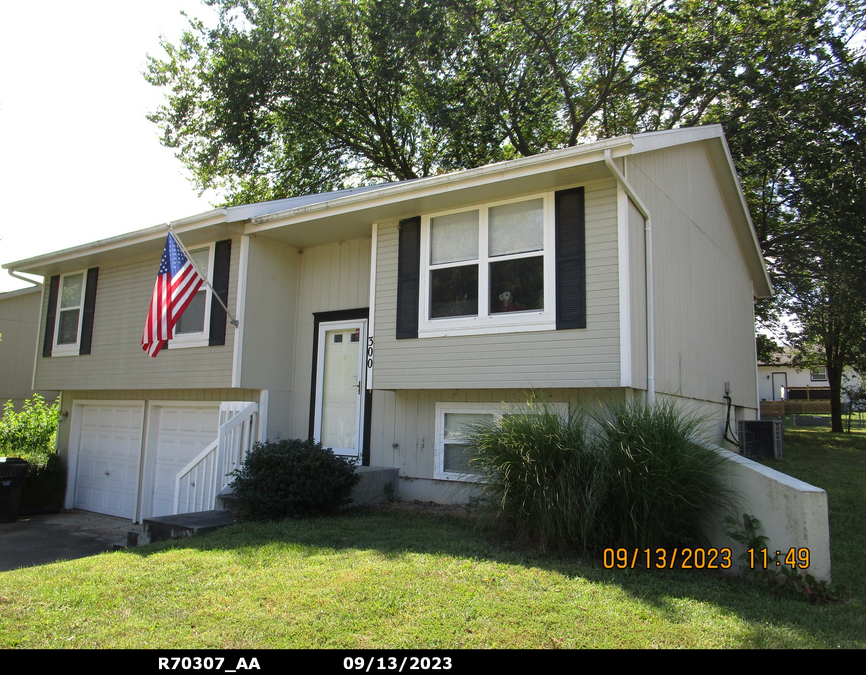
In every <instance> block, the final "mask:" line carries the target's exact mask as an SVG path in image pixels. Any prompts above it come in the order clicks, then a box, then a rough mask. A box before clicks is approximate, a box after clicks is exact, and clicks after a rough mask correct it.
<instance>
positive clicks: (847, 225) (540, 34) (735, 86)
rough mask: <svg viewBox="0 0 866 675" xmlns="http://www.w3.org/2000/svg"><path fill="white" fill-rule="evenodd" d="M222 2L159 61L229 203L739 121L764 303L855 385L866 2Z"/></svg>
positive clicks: (806, 347)
mask: <svg viewBox="0 0 866 675" xmlns="http://www.w3.org/2000/svg"><path fill="white" fill-rule="evenodd" d="M205 1H206V2H207V4H210V5H214V6H216V7H217V8H218V9H219V21H218V23H217V25H216V26H205V25H204V24H203V23H201V22H200V21H196V20H191V21H190V27H189V30H187V31H186V32H185V34H184V35H183V37H182V38H181V40H180V41H179V42H177V43H176V44H171V43H168V42H165V41H164V42H163V43H162V47H163V49H164V55H163V56H161V57H152V58H150V61H149V66H148V71H147V73H146V77H147V79H148V80H149V81H150V82H151V83H152V84H154V85H156V86H158V87H161V88H163V90H164V91H165V94H166V98H165V104H164V105H163V106H162V107H161V108H160V109H159V110H157V111H155V112H154V113H153V114H152V115H151V119H152V120H153V121H154V122H155V123H156V124H157V125H158V126H159V128H160V129H161V132H162V142H163V143H164V144H165V145H167V146H169V147H172V148H174V149H175V151H176V153H177V156H178V157H179V158H180V159H181V161H183V163H184V164H185V165H186V166H187V168H188V169H189V171H190V173H191V175H192V176H193V178H194V181H195V183H196V184H197V186H198V187H199V188H201V189H204V188H220V189H221V190H222V191H223V192H224V194H226V196H227V199H228V201H229V203H245V202H250V201H261V200H266V199H276V198H282V197H289V196H295V195H301V194H308V193H313V192H323V191H327V190H330V189H336V188H341V187H348V186H353V185H361V184H370V183H376V182H385V181H392V180H406V179H411V178H418V177H423V176H429V175H434V174H437V173H440V172H445V171H452V170H456V169H466V168H472V167H476V166H482V165H485V164H488V163H490V162H494V161H499V160H503V159H509V158H513V157H520V156H528V155H533V154H537V153H540V152H544V151H547V150H551V149H556V148H562V147H567V146H573V145H576V144H578V143H581V142H584V141H587V140H595V139H597V138H605V137H610V136H615V135H619V134H623V133H637V132H642V131H651V130H658V129H668V128H674V127H678V126H690V125H695V124H700V123H707V122H719V123H721V124H723V125H724V128H725V130H726V134H727V138H728V142H729V144H730V147H731V151H732V155H733V157H734V160H735V163H736V164H737V168H738V170H739V172H740V177H741V181H742V184H743V188H744V192H745V194H746V197H747V200H748V202H749V206H750V209H751V212H752V215H753V219H754V223H755V227H756V232H757V235H758V239H759V242H760V244H761V246H762V248H763V252H764V255H765V257H766V259H767V261H768V266H769V268H770V271H771V274H772V277H773V280H774V284H775V285H776V287H777V290H778V292H779V293H778V298H777V300H776V301H775V303H774V304H773V305H772V306H765V307H764V308H762V311H763V314H764V317H765V318H766V317H769V316H771V315H772V314H773V313H774V312H775V314H776V316H778V315H779V313H780V312H790V313H793V314H796V315H797V317H798V318H799V321H800V325H801V328H802V330H800V331H799V332H794V333H792V334H791V335H790V339H791V341H792V342H793V344H794V345H795V346H796V347H798V348H799V352H800V354H801V355H802V356H803V358H805V357H806V356H808V355H809V354H814V350H815V346H816V345H817V346H818V348H819V349H820V350H821V352H822V356H823V358H824V359H826V365H827V367H828V375H829V378H830V381H831V387H832V388H833V389H834V397H835V399H836V400H837V401H838V391H839V385H838V383H837V382H836V380H835V378H836V375H835V373H837V372H838V374H839V376H840V377H841V367H840V366H839V364H843V365H850V364H851V363H852V360H853V359H854V358H855V357H856V356H857V354H859V353H860V352H862V351H864V350H863V344H862V343H863V337H862V336H863V334H864V327H866V318H864V311H863V306H864V303H863V302H862V299H861V289H863V288H866V285H864V283H863V282H864V281H866V279H864V278H863V271H864V270H866V251H864V250H863V246H864V242H866V216H864V213H866V208H864V207H866V199H864V168H866V167H864V157H866V153H864V145H863V144H864V134H863V132H864V129H863V125H864V120H863V114H864V110H866V67H864V63H863V59H862V57H863V47H862V36H863V28H864V25H866V1H864V0H835V1H831V0H755V1H753V2H747V1H745V0H714V1H712V2H710V1H709V0H604V1H599V0H283V1H280V0H205ZM858 40H859V43H858ZM858 44H859V47H858V46H856V45H858ZM837 407H838V405H837ZM835 418H836V414H835V408H834V428H835V424H836V422H835ZM839 419H840V421H839V426H840V428H841V417H840V418H839Z"/></svg>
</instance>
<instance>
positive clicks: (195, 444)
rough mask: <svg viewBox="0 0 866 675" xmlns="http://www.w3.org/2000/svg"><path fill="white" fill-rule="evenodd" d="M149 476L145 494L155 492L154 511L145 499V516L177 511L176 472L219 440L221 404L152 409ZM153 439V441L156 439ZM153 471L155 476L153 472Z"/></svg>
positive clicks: (168, 513) (157, 407) (162, 514)
mask: <svg viewBox="0 0 866 675" xmlns="http://www.w3.org/2000/svg"><path fill="white" fill-rule="evenodd" d="M150 417H151V420H152V422H151V427H150V428H151V433H153V431H155V432H156V433H155V434H154V436H155V439H154V441H153V442H149V443H148V444H149V445H150V452H149V453H148V465H149V466H148V473H149V474H150V475H151V476H152V477H153V478H152V481H146V483H150V486H148V485H147V484H146V485H145V494H146V495H147V494H148V491H149V489H150V490H152V496H153V497H152V502H151V508H148V504H147V503H146V502H148V501H149V500H147V499H145V504H144V508H143V516H144V517H148V516H149V515H152V516H167V515H170V514H172V513H173V512H174V489H175V478H176V476H177V473H178V472H179V471H180V470H182V469H183V468H184V467H185V466H186V465H187V464H189V462H190V461H192V460H193V459H195V457H196V456H197V455H198V454H199V453H200V452H201V451H202V450H204V449H205V448H206V447H207V446H208V445H210V444H211V443H212V442H213V441H214V440H216V437H217V433H218V432H219V404H218V403H215V404H210V405H200V406H186V405H184V406H174V405H165V406H162V405H158V406H155V407H154V408H153V409H152V410H151V414H150ZM154 436H151V438H154ZM151 472H152V473H151Z"/></svg>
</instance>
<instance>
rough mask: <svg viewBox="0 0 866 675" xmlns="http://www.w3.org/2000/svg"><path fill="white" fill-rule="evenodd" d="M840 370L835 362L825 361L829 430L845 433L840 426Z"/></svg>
mask: <svg viewBox="0 0 866 675" xmlns="http://www.w3.org/2000/svg"><path fill="white" fill-rule="evenodd" d="M842 370H843V368H842V367H841V366H839V365H838V364H836V363H832V364H831V363H830V362H829V360H828V363H827V380H828V382H829V384H830V431H831V432H833V433H837V434H842V433H845V428H844V427H843V426H842Z"/></svg>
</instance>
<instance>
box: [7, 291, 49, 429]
mask: <svg viewBox="0 0 866 675" xmlns="http://www.w3.org/2000/svg"><path fill="white" fill-rule="evenodd" d="M41 307H42V287H41V286H34V287H32V288H24V289H21V290H19V291H9V292H7V293H0V336H2V337H0V417H2V416H3V406H4V405H5V404H6V402H7V401H10V400H11V401H12V404H13V405H14V406H15V410H16V411H19V412H20V411H21V406H22V405H23V404H24V401H25V400H26V399H28V398H30V397H31V396H33V394H34V393H38V394H41V395H42V396H43V397H44V398H45V400H46V401H47V402H48V403H53V402H54V400H55V399H56V398H57V392H56V391H47V390H41V391H38V392H34V391H33V369H34V366H35V365H36V339H37V335H38V333H39V314H40V309H41Z"/></svg>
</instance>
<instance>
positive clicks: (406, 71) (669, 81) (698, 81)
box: [146, 0, 808, 203]
mask: <svg viewBox="0 0 866 675" xmlns="http://www.w3.org/2000/svg"><path fill="white" fill-rule="evenodd" d="M209 4H214V5H218V7H219V9H220V14H219V16H220V19H219V24H218V25H217V26H216V27H213V28H207V27H205V26H204V25H203V24H202V23H201V22H198V21H192V22H191V24H190V29H189V30H188V31H187V32H186V33H185V34H184V36H183V38H182V39H181V41H180V43H179V44H178V45H172V44H170V43H167V42H163V45H162V46H163V48H164V49H165V57H164V58H162V59H158V58H151V59H150V61H149V66H148V72H147V74H146V77H147V79H148V80H149V81H150V82H151V83H153V84H154V85H156V86H159V87H162V88H164V89H165V91H166V104H165V105H164V106H162V107H161V108H160V109H159V110H158V111H156V112H155V113H154V114H153V115H151V119H152V120H153V121H154V122H156V123H157V124H158V125H159V126H160V128H161V130H162V141H163V143H164V144H165V145H167V146H169V147H172V148H175V149H176V151H177V155H178V157H179V158H180V159H181V160H182V161H183V162H184V163H185V164H186V166H187V167H188V168H189V169H190V171H191V172H192V174H193V176H194V178H195V180H196V182H197V184H198V186H199V187H201V188H208V187H221V188H222V189H223V190H224V191H226V192H227V194H228V195H229V201H230V202H231V203H239V202H245V201H252V200H261V199H271V198H279V197H286V196H292V195H297V194H305V193H309V192H322V191H325V190H328V189H332V188H338V187H344V186H347V185H354V184H359V183H370V182H381V181H388V180H406V179H411V178H418V177H423V176H429V175H433V174H436V173H439V172H442V171H450V170H455V169H465V168H472V167H475V166H482V165H485V164H489V163H490V162H493V161H499V160H502V159H508V158H512V157H518V156H528V155H533V154H536V153H539V152H544V151H546V150H550V149H554V148H561V147H566V146H572V145H575V144H577V143H578V142H580V141H582V140H586V139H592V138H595V137H599V136H611V135H616V134H620V133H629V132H636V131H645V130H651V129H659V128H671V127H673V126H679V125H689V124H696V123H698V122H700V121H701V120H702V119H703V118H704V116H705V115H706V113H707V111H708V110H709V109H710V108H711V107H712V105H713V104H714V103H715V102H717V100H718V97H719V94H720V92H723V91H725V90H726V88H727V87H728V86H730V85H731V82H732V81H733V79H734V78H735V77H736V75H737V73H738V72H739V71H740V70H742V69H743V67H744V66H743V64H744V63H750V59H754V58H756V54H758V53H759V51H760V49H761V48H762V45H763V42H764V40H765V38H766V32H767V31H769V30H772V29H773V28H778V27H779V26H778V25H776V24H777V23H778V22H779V21H781V20H782V19H785V20H787V19H789V18H790V17H789V16H788V14H791V13H793V11H794V10H793V9H790V11H789V12H788V13H787V14H786V13H785V12H783V11H782V10H780V9H775V7H776V6H777V5H780V4H781V5H784V6H785V7H786V8H787V7H788V6H789V5H792V6H800V5H805V4H808V2H807V0H784V2H782V3H779V2H775V3H773V2H770V3H767V6H766V7H763V6H762V7H761V8H760V9H754V10H751V9H748V10H747V9H745V8H744V7H743V6H742V3H741V2H739V1H738V0H721V1H719V2H715V3H699V2H694V0H673V1H671V0H608V1H607V2H598V0H544V1H539V0H474V1H472V0H439V1H436V2H433V1H432V0H357V1H356V0H296V1H294V2H290V1H288V0H284V1H283V2H278V1H275V0H209ZM762 11H763V12H765V13H766V14H767V15H768V16H770V17H771V19H767V22H768V23H769V26H770V27H769V28H766V29H764V30H756V29H755V28H754V25H755V20H754V17H755V16H756V15H757V16H762V15H761V12H762ZM767 22H765V23H767ZM761 25H763V24H761Z"/></svg>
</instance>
